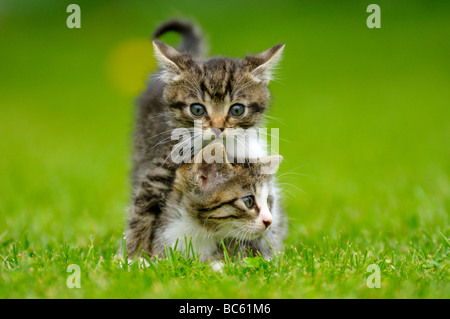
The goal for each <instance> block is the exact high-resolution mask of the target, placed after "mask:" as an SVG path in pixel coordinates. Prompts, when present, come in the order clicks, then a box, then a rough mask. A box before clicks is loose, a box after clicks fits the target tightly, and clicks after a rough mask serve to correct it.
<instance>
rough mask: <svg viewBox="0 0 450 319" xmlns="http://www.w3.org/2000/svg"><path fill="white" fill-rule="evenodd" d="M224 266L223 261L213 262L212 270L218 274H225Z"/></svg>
mask: <svg viewBox="0 0 450 319" xmlns="http://www.w3.org/2000/svg"><path fill="white" fill-rule="evenodd" d="M224 265H225V264H224V263H223V261H213V262H211V268H212V270H214V271H216V272H218V273H221V272H223V266H224Z"/></svg>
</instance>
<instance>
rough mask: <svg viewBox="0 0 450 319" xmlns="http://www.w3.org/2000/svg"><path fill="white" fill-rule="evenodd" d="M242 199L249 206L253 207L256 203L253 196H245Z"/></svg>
mask: <svg viewBox="0 0 450 319" xmlns="http://www.w3.org/2000/svg"><path fill="white" fill-rule="evenodd" d="M242 200H243V201H244V204H245V206H247V207H248V208H252V207H253V206H254V205H255V198H254V197H253V196H247V197H243V198H242Z"/></svg>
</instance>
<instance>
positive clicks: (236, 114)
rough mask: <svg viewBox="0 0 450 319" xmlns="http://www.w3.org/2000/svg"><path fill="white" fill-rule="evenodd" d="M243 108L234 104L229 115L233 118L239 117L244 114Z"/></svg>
mask: <svg viewBox="0 0 450 319" xmlns="http://www.w3.org/2000/svg"><path fill="white" fill-rule="evenodd" d="M244 111H245V107H244V106H243V105H242V104H235V105H233V106H232V107H231V108H230V112H229V113H230V115H231V116H234V117H239V116H242V114H244Z"/></svg>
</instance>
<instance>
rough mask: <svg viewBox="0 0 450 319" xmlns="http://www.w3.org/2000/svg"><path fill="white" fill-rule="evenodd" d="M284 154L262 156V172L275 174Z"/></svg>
mask: <svg viewBox="0 0 450 319" xmlns="http://www.w3.org/2000/svg"><path fill="white" fill-rule="evenodd" d="M282 160H283V156H281V155H271V156H266V157H263V158H261V159H260V160H259V161H260V163H261V174H275V173H276V172H277V170H278V167H279V166H280V163H281V161H282Z"/></svg>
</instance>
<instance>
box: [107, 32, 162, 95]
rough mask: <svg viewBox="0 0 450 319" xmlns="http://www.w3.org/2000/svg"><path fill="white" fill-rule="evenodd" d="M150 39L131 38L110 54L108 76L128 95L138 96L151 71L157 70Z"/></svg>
mask: <svg viewBox="0 0 450 319" xmlns="http://www.w3.org/2000/svg"><path fill="white" fill-rule="evenodd" d="M156 67H157V64H156V60H155V57H154V56H153V46H152V43H151V41H150V39H146V38H139V39H129V40H127V41H125V42H122V43H120V44H119V45H118V46H117V47H115V48H114V49H113V50H112V51H111V53H110V54H109V57H108V60H107V72H108V77H109V79H110V80H111V82H112V83H113V85H114V86H115V87H116V88H117V89H118V90H120V91H121V92H122V93H123V94H125V95H127V96H136V95H137V94H139V93H140V92H141V91H142V90H143V89H144V88H145V83H146V81H147V78H148V76H149V74H150V72H152V71H154V70H156Z"/></svg>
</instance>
